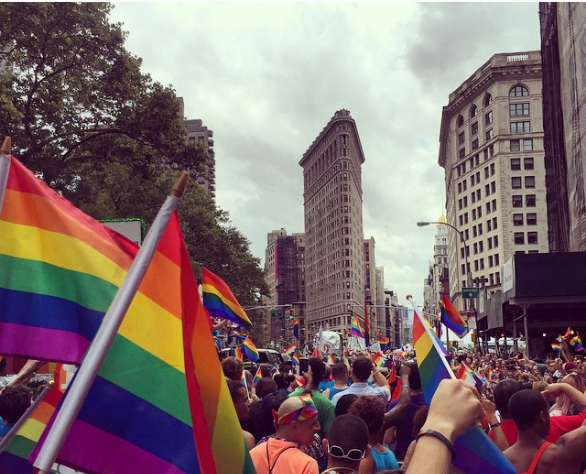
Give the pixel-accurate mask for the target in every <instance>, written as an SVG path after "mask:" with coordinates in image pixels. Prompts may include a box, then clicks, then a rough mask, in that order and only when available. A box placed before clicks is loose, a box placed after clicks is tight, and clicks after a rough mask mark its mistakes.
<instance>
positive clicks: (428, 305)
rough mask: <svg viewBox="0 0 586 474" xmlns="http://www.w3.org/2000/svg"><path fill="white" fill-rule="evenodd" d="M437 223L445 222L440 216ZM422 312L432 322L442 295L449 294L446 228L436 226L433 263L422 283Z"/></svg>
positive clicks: (440, 225) (445, 219)
mask: <svg viewBox="0 0 586 474" xmlns="http://www.w3.org/2000/svg"><path fill="white" fill-rule="evenodd" d="M437 222H447V218H446V216H445V215H443V214H442V215H441V216H440V217H439V219H438V220H437ZM423 293H424V294H423V299H424V310H425V315H426V317H427V319H428V320H429V321H430V322H432V321H433V319H434V316H435V315H436V314H437V313H438V311H439V310H440V309H441V299H442V294H444V293H445V294H446V295H449V294H450V285H449V274H448V226H447V225H445V224H437V226H436V234H435V245H434V246H433V262H430V264H429V273H428V276H427V278H426V279H425V282H424V290H423Z"/></svg>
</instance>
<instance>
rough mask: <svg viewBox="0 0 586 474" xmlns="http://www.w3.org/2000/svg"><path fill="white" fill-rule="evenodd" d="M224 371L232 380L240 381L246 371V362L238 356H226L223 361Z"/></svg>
mask: <svg viewBox="0 0 586 474" xmlns="http://www.w3.org/2000/svg"><path fill="white" fill-rule="evenodd" d="M221 365H222V371H223V372H224V375H225V376H226V377H228V378H229V379H231V380H234V381H236V382H239V381H240V379H241V378H242V372H244V362H242V361H241V360H240V359H238V358H236V357H232V356H230V357H226V358H225V359H224V360H223V361H222V362H221Z"/></svg>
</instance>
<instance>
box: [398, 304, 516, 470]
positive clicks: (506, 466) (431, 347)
mask: <svg viewBox="0 0 586 474" xmlns="http://www.w3.org/2000/svg"><path fill="white" fill-rule="evenodd" d="M410 301H411V304H412V305H413V310H414V312H415V314H414V317H413V341H414V346H415V352H416V353H417V366H418V367H419V376H420V378H421V385H422V388H423V395H424V397H425V401H426V402H427V404H428V405H429V404H430V403H431V399H432V397H433V394H434V393H435V391H436V390H437V386H438V385H439V383H440V382H441V381H442V380H443V379H447V378H452V379H454V378H456V376H455V375H454V373H453V372H452V369H451V368H450V365H449V364H448V362H447V360H446V358H445V355H444V352H443V350H442V349H441V348H440V347H439V346H440V344H439V340H438V339H437V336H436V335H435V333H434V331H433V329H432V328H431V326H430V325H429V323H428V322H427V319H425V318H424V317H423V316H422V315H421V313H420V312H419V308H418V307H417V305H416V304H415V303H414V301H413V299H410ZM454 448H455V449H456V454H457V456H456V460H455V462H454V466H456V467H457V468H458V469H460V470H462V471H464V472H465V473H466V474H476V473H479V472H482V473H483V474H515V473H516V469H515V468H514V466H513V465H512V464H511V463H510V462H509V460H508V459H507V458H505V456H504V455H503V453H502V452H501V451H500V450H499V449H498V448H497V447H496V445H495V444H494V443H493V442H492V441H491V440H490V438H489V437H488V436H487V435H486V433H485V432H484V431H482V428H480V426H475V427H473V428H471V429H469V430H468V431H466V433H464V434H463V435H462V436H460V437H459V438H458V439H457V440H456V442H455V443H454Z"/></svg>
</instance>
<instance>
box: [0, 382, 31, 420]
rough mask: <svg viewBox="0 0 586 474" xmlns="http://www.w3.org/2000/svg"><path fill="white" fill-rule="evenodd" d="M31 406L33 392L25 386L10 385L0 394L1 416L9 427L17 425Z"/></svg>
mask: <svg viewBox="0 0 586 474" xmlns="http://www.w3.org/2000/svg"><path fill="white" fill-rule="evenodd" d="M30 406H31V392H30V390H29V389H28V388H27V387H26V386H24V385H20V384H16V385H9V386H6V387H4V389H3V390H2V393H0V416H1V417H2V418H3V419H4V421H5V422H6V423H8V424H9V425H13V424H14V423H16V422H17V421H18V420H19V419H20V417H21V416H22V415H24V412H25V411H26V410H27V409H28V407H30Z"/></svg>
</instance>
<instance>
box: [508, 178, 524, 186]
mask: <svg viewBox="0 0 586 474" xmlns="http://www.w3.org/2000/svg"><path fill="white" fill-rule="evenodd" d="M511 187H512V188H513V189H521V187H523V182H522V181H521V177H520V176H513V177H512V178H511Z"/></svg>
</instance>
